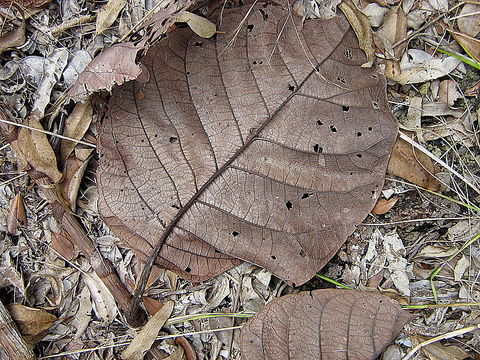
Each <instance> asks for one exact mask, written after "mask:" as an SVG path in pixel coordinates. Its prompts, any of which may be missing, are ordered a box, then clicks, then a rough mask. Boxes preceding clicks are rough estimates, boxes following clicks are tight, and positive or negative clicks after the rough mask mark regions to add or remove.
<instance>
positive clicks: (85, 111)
mask: <svg viewBox="0 0 480 360" xmlns="http://www.w3.org/2000/svg"><path fill="white" fill-rule="evenodd" d="M92 117H93V108H92V104H91V102H90V100H88V101H85V102H84V103H79V104H77V105H75V108H74V109H73V111H72V113H71V114H70V115H69V116H68V118H67V120H66V121H65V130H64V131H63V136H66V137H69V138H71V139H75V140H81V139H82V138H83V136H84V135H85V133H86V132H87V130H88V128H89V127H90V124H91V122H92ZM76 145H77V143H75V142H74V141H69V140H62V143H61V147H60V163H63V162H64V161H65V160H67V158H68V157H69V156H70V154H71V153H72V151H73V149H74V148H75V146H76Z"/></svg>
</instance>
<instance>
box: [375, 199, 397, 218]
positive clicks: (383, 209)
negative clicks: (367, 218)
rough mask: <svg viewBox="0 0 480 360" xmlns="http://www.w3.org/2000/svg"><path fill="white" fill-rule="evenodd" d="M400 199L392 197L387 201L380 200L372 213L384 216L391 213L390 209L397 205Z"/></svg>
mask: <svg viewBox="0 0 480 360" xmlns="http://www.w3.org/2000/svg"><path fill="white" fill-rule="evenodd" d="M397 201H398V197H392V198H391V199H389V200H387V199H385V198H380V199H378V201H377V203H376V204H375V207H374V208H373V209H372V211H371V213H372V214H375V215H383V214H386V213H387V212H389V211H390V209H391V208H392V207H393V206H394V205H395V204H396V203H397Z"/></svg>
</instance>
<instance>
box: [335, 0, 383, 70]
mask: <svg viewBox="0 0 480 360" xmlns="http://www.w3.org/2000/svg"><path fill="white" fill-rule="evenodd" d="M338 7H339V8H340V10H342V11H343V13H344V14H345V16H346V17H347V19H348V22H349V23H350V25H351V26H352V28H353V30H354V31H355V34H356V35H357V39H358V43H359V46H360V49H362V50H363V51H364V52H365V55H367V62H366V63H365V64H363V65H362V66H363V67H371V66H372V65H373V61H374V60H375V51H374V50H373V35H372V28H371V27H370V21H369V20H368V17H367V16H366V15H365V14H364V13H362V12H361V11H360V10H358V9H357V7H356V5H355V4H354V3H353V2H352V1H351V0H344V1H342V2H341V3H340V4H339V5H338Z"/></svg>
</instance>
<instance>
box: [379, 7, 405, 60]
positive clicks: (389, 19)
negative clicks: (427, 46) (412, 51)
mask: <svg viewBox="0 0 480 360" xmlns="http://www.w3.org/2000/svg"><path fill="white" fill-rule="evenodd" d="M377 34H378V35H380V36H381V38H382V40H383V45H384V47H385V53H386V55H387V58H388V59H397V58H398V59H400V56H401V55H402V54H403V50H404V48H405V44H406V43H402V44H401V45H400V46H397V47H396V48H394V47H393V44H395V43H397V42H398V41H400V40H403V39H404V38H406V37H407V18H406V16H405V13H404V12H403V8H402V5H401V4H400V5H397V6H395V7H393V8H391V9H390V11H389V12H388V13H387V16H386V18H385V22H384V23H383V25H382V27H381V28H380V29H379V30H378V31H377Z"/></svg>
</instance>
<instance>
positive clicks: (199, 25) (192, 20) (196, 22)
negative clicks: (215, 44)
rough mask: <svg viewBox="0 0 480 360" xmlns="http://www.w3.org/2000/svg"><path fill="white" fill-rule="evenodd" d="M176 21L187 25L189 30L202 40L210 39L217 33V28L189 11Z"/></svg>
mask: <svg viewBox="0 0 480 360" xmlns="http://www.w3.org/2000/svg"><path fill="white" fill-rule="evenodd" d="M177 21H178V22H184V23H187V25H188V26H189V27H190V29H192V31H193V32H194V33H195V34H197V35H198V36H201V37H202V38H206V39H208V38H211V37H212V36H213V35H215V33H216V32H217V26H216V25H215V24H214V23H212V22H211V21H210V20H208V19H205V18H204V17H201V16H198V15H196V14H193V13H191V12H189V11H184V12H182V13H181V14H180V16H179V17H178V19H177Z"/></svg>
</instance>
